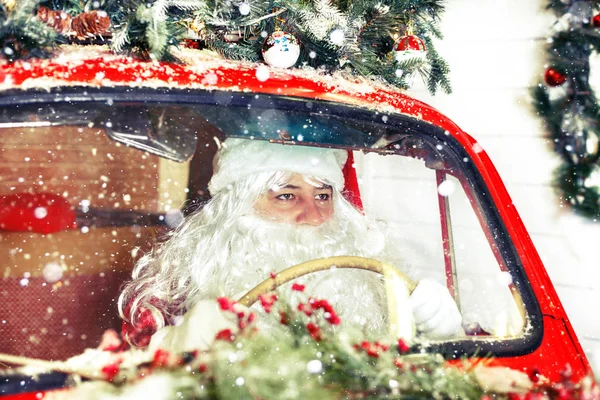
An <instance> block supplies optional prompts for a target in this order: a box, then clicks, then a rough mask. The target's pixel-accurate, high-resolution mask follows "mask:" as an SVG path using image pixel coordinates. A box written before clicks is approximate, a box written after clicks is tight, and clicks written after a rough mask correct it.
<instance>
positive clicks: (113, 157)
mask: <svg viewBox="0 0 600 400" xmlns="http://www.w3.org/2000/svg"><path fill="white" fill-rule="evenodd" d="M111 96H113V97H115V98H117V99H118V94H114V93H113V94H111ZM132 96H133V95H132V94H131V93H128V94H127V98H128V100H127V102H119V101H112V100H111V101H110V103H109V102H99V103H92V102H90V103H85V102H82V103H75V102H72V103H68V102H66V103H61V104H60V107H56V105H53V106H52V107H54V110H55V111H54V112H52V113H50V112H48V113H40V112H38V111H37V110H40V109H46V106H40V105H39V104H37V105H35V107H29V108H28V107H27V106H22V105H21V106H14V107H12V108H11V107H5V109H4V110H3V111H2V114H1V115H0V134H1V138H2V152H1V153H0V165H2V168H3V174H2V181H1V183H0V196H2V201H3V202H4V203H3V204H5V205H7V206H4V207H3V211H2V220H1V221H0V236H1V241H0V246H2V251H4V252H5V253H4V254H8V255H9V256H8V257H7V258H5V259H4V261H1V262H2V265H0V268H1V270H2V272H3V279H2V281H0V284H1V285H2V287H1V289H0V293H1V294H2V296H3V298H4V301H5V304H6V305H7V306H6V307H5V310H4V311H3V313H2V315H1V316H0V352H3V353H11V354H20V355H25V356H29V357H39V358H46V359H49V358H52V359H56V358H65V357H68V356H69V355H73V354H77V353H78V352H81V351H82V350H83V349H84V348H86V347H94V346H95V345H97V343H98V341H99V338H100V336H101V334H102V332H103V331H104V330H105V329H108V328H115V329H118V328H119V324H120V320H119V317H118V314H117V306H116V299H117V297H118V294H119V290H120V288H121V287H122V284H123V283H124V282H125V281H126V280H127V279H128V278H129V276H130V274H131V270H132V267H133V265H134V263H135V260H136V259H137V258H139V256H140V255H141V254H143V252H144V251H146V250H147V249H149V248H150V246H152V245H153V244H154V243H155V241H156V240H161V239H163V238H165V237H166V236H165V235H168V232H169V231H170V230H172V229H174V228H175V227H177V226H178V224H179V223H180V222H181V220H182V218H183V217H184V215H186V214H188V213H189V212H192V211H193V210H195V209H196V208H198V207H201V206H202V203H203V201H205V200H207V199H208V198H209V196H208V192H207V189H206V187H207V183H208V180H209V179H210V175H211V171H212V167H211V162H212V157H213V155H214V154H215V152H216V150H217V148H218V146H219V145H220V143H221V142H222V141H223V140H224V139H225V138H226V137H241V138H246V139H248V140H271V141H275V142H279V143H285V144H288V145H297V146H298V145H308V146H326V147H338V148H342V149H347V150H352V151H353V152H354V155H355V160H356V161H355V166H356V167H357V169H358V175H359V176H358V177H359V186H360V190H361V198H362V203H363V204H364V207H365V211H366V213H367V214H368V215H370V216H372V217H373V218H374V219H377V220H381V221H384V222H385V223H386V224H388V225H389V226H390V227H391V228H392V232H393V234H394V236H395V237H396V238H397V246H398V248H399V249H402V261H401V262H400V263H399V264H401V265H396V267H398V268H399V269H401V270H405V271H406V272H407V273H408V274H409V276H411V277H413V278H414V279H415V280H420V279H423V278H425V277H429V278H432V279H434V280H436V281H438V282H440V283H443V284H446V285H447V286H448V287H449V290H450V291H451V293H452V294H453V295H454V296H455V299H456V300H457V302H458V304H459V306H460V309H461V312H462V314H463V318H464V322H465V325H464V327H465V330H466V333H467V336H465V337H461V338H455V339H453V340H450V341H447V342H444V341H442V342H439V343H423V344H422V346H423V348H425V349H426V348H431V349H432V350H435V351H438V352H441V353H442V354H445V355H447V356H449V357H456V356H460V355H464V354H474V353H485V354H490V353H491V354H497V355H500V356H501V355H502V354H515V353H526V352H529V351H532V350H533V349H534V348H535V346H536V343H537V342H538V341H539V338H540V335H541V331H540V328H539V323H538V321H539V319H540V318H541V316H540V314H539V306H538V305H537V302H536V300H535V297H534V296H533V294H532V290H531V287H530V285H529V283H528V281H527V279H526V277H525V274H524V272H523V271H522V268H521V266H520V260H519V259H518V257H517V255H516V252H515V251H514V249H513V246H512V244H511V242H510V240H509V236H508V234H507V232H506V228H505V227H504V226H503V224H502V222H501V220H500V218H499V216H498V214H497V211H496V210H495V206H494V204H493V203H492V202H491V200H490V196H489V194H488V193H489V192H488V189H487V188H486V187H485V185H484V184H483V182H482V179H481V177H480V176H479V175H478V173H477V171H476V170H475V169H474V167H473V166H472V163H470V162H469V158H468V155H467V153H466V152H465V150H464V149H463V148H462V147H461V146H460V145H459V144H458V142H456V141H455V140H454V139H453V138H452V137H451V135H449V134H448V132H444V131H443V130H441V129H439V128H437V127H435V126H432V125H430V124H427V123H425V122H423V121H419V120H416V119H411V118H408V117H405V116H402V115H395V114H381V113H378V112H373V111H369V110H363V109H360V108H356V107H348V106H341V105H336V104H333V103H328V102H311V101H304V100H297V99H289V98H283V97H275V96H247V95H243V94H223V93H204V94H202V95H198V96H196V97H194V101H196V102H197V103H198V104H181V102H179V103H177V104H173V105H171V104H169V103H165V102H164V97H163V98H161V100H160V101H161V102H158V101H157V102H156V103H152V97H151V96H150V95H148V94H147V93H145V94H144V95H143V96H142V97H140V100H139V101H138V102H136V101H134V100H135V99H133V100H132ZM223 96H226V97H227V96H228V97H230V101H228V102H225V103H223ZM96 97H101V96H96ZM187 99H188V100H189V98H187ZM38 100H39V98H38ZM217 100H218V101H217ZM142 101H143V102H145V103H143V104H142ZM189 101H191V100H189ZM223 104H225V105H226V106H223ZM48 107H49V106H48ZM82 110H83V111H82ZM88 111H89V112H88ZM134 114H135V118H133V115H134ZM63 115H64V118H63V117H61V116H63ZM74 116H76V118H75V117H74ZM128 117H131V120H135V121H136V122H135V124H128V123H127V121H128V120H129V119H128ZM164 118H166V119H167V120H168V123H165V124H163V122H164ZM117 121H118V123H117ZM161 121H163V122H161ZM165 127H166V128H165ZM327 127H330V128H331V129H327ZM298 132H301V133H298ZM190 136H193V138H190ZM111 138H112V139H111ZM113 139H118V140H120V141H121V142H116V141H115V140H113ZM149 143H150V144H149ZM181 143H183V144H184V145H182V144H181ZM190 146H193V149H192V150H193V151H192V150H191V149H190ZM167 158H169V159H171V160H178V161H183V162H176V161H171V160H168V159H167ZM69 210H70V211H69ZM442 210H444V211H442ZM70 213H71V214H70ZM27 218H28V220H27V221H29V222H27V223H23V221H24V220H25V219H27ZM19 221H21V222H19ZM51 228H55V230H52V229H51ZM49 230H50V231H49ZM482 337H483V338H485V339H486V340H481V338H482ZM489 339H493V340H492V341H490V340H489Z"/></svg>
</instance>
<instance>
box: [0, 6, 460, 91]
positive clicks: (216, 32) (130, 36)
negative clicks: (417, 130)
mask: <svg viewBox="0 0 600 400" xmlns="http://www.w3.org/2000/svg"><path fill="white" fill-rule="evenodd" d="M7 1H14V0H0V5H1V4H3V2H7ZM18 3H19V4H20V6H19V7H18V8H19V13H18V15H17V14H15V15H14V16H10V12H9V11H8V10H7V9H6V7H2V8H1V10H2V12H3V13H4V16H8V22H5V23H4V24H3V27H4V28H5V29H8V30H12V31H19V30H26V29H27V27H28V25H29V24H30V23H31V20H33V19H34V15H35V9H36V7H37V6H38V5H40V6H44V7H47V8H49V9H50V10H53V11H65V12H67V13H68V14H70V15H71V16H75V15H77V14H79V13H82V12H86V11H92V10H94V9H98V10H102V11H104V12H106V13H107V15H108V16H109V18H110V20H111V24H112V26H111V31H110V34H109V35H106V36H110V47H111V49H112V50H113V51H115V52H117V53H126V54H132V55H135V56H137V57H141V58H142V59H147V60H150V59H152V60H161V61H178V60H177V57H176V52H175V51H174V49H175V48H176V47H177V46H180V45H181V44H182V43H183V42H184V41H185V40H186V39H194V40H195V41H196V43H198V44H199V46H200V47H202V48H208V49H211V50H215V51H217V52H219V53H220V54H221V55H222V56H224V57H226V58H231V59H238V60H248V61H259V60H261V59H262V46H263V43H264V41H265V37H267V36H268V35H269V34H271V33H272V32H274V31H276V30H282V31H286V32H289V33H291V34H292V35H294V36H295V37H296V38H297V39H298V40H299V42H300V44H301V53H300V57H299V59H298V61H297V63H296V66H308V67H313V68H323V69H325V70H328V71H336V70H350V71H352V72H353V73H355V74H358V75H361V76H365V77H371V78H378V79H384V80H385V81H387V82H388V83H391V84H393V85H395V86H397V87H399V88H408V87H409V82H410V81H411V77H412V76H413V75H415V74H420V75H421V76H422V78H423V79H424V81H425V82H426V84H427V86H428V89H429V90H430V91H431V93H435V92H436V91H437V90H439V89H442V90H443V91H445V92H446V93H450V92H451V87H450V82H449V80H448V77H447V75H448V73H449V67H448V64H447V63H446V61H445V60H444V59H443V58H442V57H440V55H439V54H438V53H437V51H436V49H435V45H434V40H435V39H441V38H442V33H441V31H440V30H439V28H438V27H437V24H438V22H439V20H440V17H441V14H442V13H443V11H444V6H443V2H442V0H355V1H347V0H287V1H282V0H231V1H222V0H93V1H92V0H45V1H40V0H19V1H18ZM24 14H26V15H27V18H28V20H27V21H26V20H24V19H23V18H22V15H24ZM17 16H18V17H19V18H17ZM34 25H35V26H39V25H40V24H39V21H36V24H34ZM47 31H48V29H45V30H44V32H41V31H40V33H39V35H40V36H39V38H43V37H45V36H44V35H47V34H48V33H47ZM332 32H336V33H338V34H340V33H343V41H342V42H341V43H340V41H339V40H333V36H332ZM409 34H411V35H415V36H417V37H418V38H420V39H421V40H422V41H423V43H424V44H425V56H424V57H415V58H410V59H408V60H400V61H396V59H395V57H394V56H395V41H396V40H397V38H398V37H401V36H404V35H409ZM55 36H56V37H57V38H60V35H55ZM28 38H29V36H27V35H21V34H13V35H12V36H11V37H10V40H17V41H21V40H23V41H24V43H23V46H25V45H26V43H29V42H28V40H29V39H28ZM33 38H34V39H35V38H36V35H33ZM62 39H63V40H66V39H68V38H62ZM7 40H8V37H6V36H4V37H2V36H0V41H2V42H1V43H0V44H2V45H3V47H4V46H5V45H6V44H7V43H8V42H7ZM54 43H55V42H54V40H53V38H51V37H47V38H46V40H40V41H39V46H38V47H37V48H35V49H34V48H31V46H30V48H31V50H32V51H31V53H30V54H25V53H23V54H21V57H26V56H34V57H37V56H39V55H40V54H42V53H43V52H46V53H47V52H51V50H52V47H53V44H54ZM11 60H12V58H11Z"/></svg>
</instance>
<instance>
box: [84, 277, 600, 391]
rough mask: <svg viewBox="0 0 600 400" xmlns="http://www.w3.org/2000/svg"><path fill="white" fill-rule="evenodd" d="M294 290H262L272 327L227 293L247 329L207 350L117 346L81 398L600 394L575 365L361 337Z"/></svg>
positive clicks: (325, 306)
mask: <svg viewBox="0 0 600 400" xmlns="http://www.w3.org/2000/svg"><path fill="white" fill-rule="evenodd" d="M292 290H294V291H295V292H296V295H295V296H294V298H293V299H292V300H291V301H292V302H293V304H294V305H295V306H294V307H292V306H290V305H289V304H283V303H282V302H278V301H277V295H276V294H267V295H263V296H261V297H260V302H261V305H262V307H263V308H264V310H265V311H266V312H267V313H268V314H270V316H272V317H273V318H272V321H270V322H271V325H272V326H271V327H270V329H269V332H268V333H267V334H263V333H262V332H261V331H258V330H257V328H256V322H255V318H254V314H253V313H251V312H248V311H247V310H244V309H240V308H239V306H237V304H236V303H234V302H231V301H230V300H228V299H225V298H220V299H218V302H219V305H220V307H221V309H222V310H223V312H224V313H226V314H227V313H231V314H230V315H231V316H232V319H233V320H234V321H235V320H237V323H238V327H239V328H240V329H239V331H237V332H232V331H231V330H229V329H226V330H223V331H220V332H219V333H218V334H217V335H216V338H217V340H216V341H215V344H213V347H212V348H211V349H210V350H209V351H206V352H197V351H194V352H187V353H182V354H169V353H168V352H166V351H164V350H158V351H156V352H155V353H154V354H153V355H150V357H146V359H145V360H144V361H142V362H139V363H137V365H136V364H134V365H133V366H132V365H131V363H127V362H122V361H121V360H122V358H121V357H120V354H122V353H117V354H115V360H117V361H116V362H115V363H112V364H110V365H106V366H104V367H103V368H102V373H103V374H104V378H105V379H106V381H105V382H101V383H98V382H96V383H84V384H82V385H81V386H79V387H76V388H75V389H74V390H75V393H74V398H92V397H94V396H91V394H94V395H95V396H98V393H99V392H102V393H105V394H106V395H108V396H115V397H117V396H121V397H119V398H130V397H131V398H140V397H142V398H143V397H154V396H155V395H157V394H158V393H157V391H161V393H160V394H161V396H162V397H161V398H174V399H175V398H176V399H214V400H216V399H340V398H344V399H488V398H489V399H491V398H494V399H530V398H531V399H559V398H560V399H563V398H573V399H574V398H589V399H596V398H600V388H599V387H598V386H597V384H596V383H595V382H594V381H593V379H591V378H585V379H584V380H583V381H581V382H579V383H575V382H572V381H571V378H570V375H569V373H568V370H565V373H564V374H563V377H564V379H563V381H562V382H560V383H556V384H548V383H543V380H544V378H543V377H540V376H539V375H537V374H535V373H532V375H531V376H527V375H525V374H522V373H517V374H519V376H520V379H521V380H519V379H514V378H515V376H514V375H512V376H511V374H510V373H508V372H507V371H506V370H505V369H502V368H499V370H500V372H496V371H497V370H498V369H494V368H493V367H491V368H489V367H486V366H485V365H483V366H482V365H479V366H476V365H472V364H469V363H468V362H464V363H462V364H460V365H449V364H447V363H446V362H445V360H444V359H443V358H442V357H441V356H440V355H436V354H422V353H413V352H411V350H410V348H409V347H408V346H406V344H405V343H404V341H402V340H396V341H391V340H385V339H384V340H381V341H372V340H365V339H360V338H361V337H364V335H363V334H362V333H360V332H356V331H351V330H348V329H347V328H345V329H343V330H341V331H339V328H338V327H337V325H338V324H339V323H340V319H339V317H338V316H337V314H336V312H335V310H334V309H333V308H332V307H331V305H329V303H328V302H327V301H326V300H318V299H313V298H308V297H307V296H306V295H305V294H304V293H303V290H304V286H303V285H299V284H295V285H294V286H293V287H292ZM261 318H265V317H261ZM267 319H269V318H267ZM277 327H279V329H278V328H277ZM126 364H127V366H126ZM490 371H492V372H493V374H495V375H490ZM484 372H487V374H485V373H484ZM513 373H515V372H514V371H513ZM499 374H500V375H499ZM486 376H487V378H486ZM499 378H501V379H499ZM502 378H504V379H502ZM522 378H524V381H523V380H522ZM499 380H500V381H503V384H502V385H503V386H502V388H498V384H497V382H498V381H499ZM486 381H487V382H492V381H495V382H496V384H495V385H496V387H491V386H490V385H488V384H487V383H486ZM94 398H96V397H94ZM111 398H113V397H111Z"/></svg>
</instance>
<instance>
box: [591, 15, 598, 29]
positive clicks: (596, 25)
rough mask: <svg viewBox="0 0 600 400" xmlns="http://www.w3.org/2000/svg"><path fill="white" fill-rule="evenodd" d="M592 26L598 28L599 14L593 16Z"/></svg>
mask: <svg viewBox="0 0 600 400" xmlns="http://www.w3.org/2000/svg"><path fill="white" fill-rule="evenodd" d="M592 25H594V26H595V27H596V28H600V14H598V15H594V18H592Z"/></svg>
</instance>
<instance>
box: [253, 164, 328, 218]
mask: <svg viewBox="0 0 600 400" xmlns="http://www.w3.org/2000/svg"><path fill="white" fill-rule="evenodd" d="M332 197H333V191H332V189H331V186H328V185H323V186H319V187H315V186H313V185H311V184H310V183H308V182H306V181H305V180H304V178H303V177H302V175H300V174H294V175H292V178H291V179H290V181H289V182H288V183H287V184H286V185H285V186H282V187H277V188H273V189H271V190H269V191H268V192H267V193H265V194H264V195H263V196H262V197H260V198H259V199H258V201H257V202H256V203H255V204H254V209H255V210H256V212H257V213H258V215H260V216H262V217H265V218H268V219H271V220H274V221H278V222H286V223H290V224H301V225H311V226H318V225H321V224H322V223H323V222H325V221H327V220H329V219H330V218H331V216H332V215H333V198H332Z"/></svg>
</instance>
